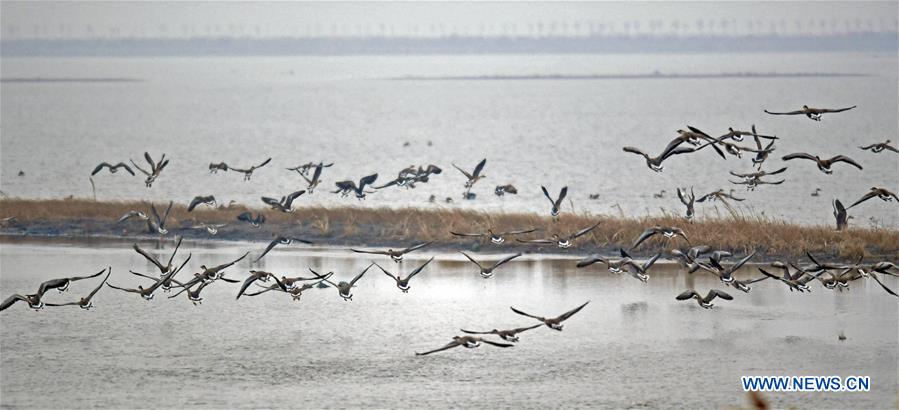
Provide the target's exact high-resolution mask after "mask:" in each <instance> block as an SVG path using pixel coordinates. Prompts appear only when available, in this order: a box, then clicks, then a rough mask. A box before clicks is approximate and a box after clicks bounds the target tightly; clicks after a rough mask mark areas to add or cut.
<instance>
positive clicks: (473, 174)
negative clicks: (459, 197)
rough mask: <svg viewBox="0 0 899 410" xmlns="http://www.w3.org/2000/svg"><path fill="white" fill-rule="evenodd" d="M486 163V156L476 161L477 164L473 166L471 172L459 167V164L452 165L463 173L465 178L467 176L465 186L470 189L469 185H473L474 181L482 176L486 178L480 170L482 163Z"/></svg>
mask: <svg viewBox="0 0 899 410" xmlns="http://www.w3.org/2000/svg"><path fill="white" fill-rule="evenodd" d="M486 164H487V158H484V159H482V160H481V162H478V165H476V166H475V167H474V171H472V172H471V173H469V172H468V171H466V170H464V169H462V168H459V166H458V165H456V164H453V167H455V168H456V169H458V170H459V172H461V173H462V174H463V175H465V178H468V180H467V181H465V188H466V189H468V190H471V187H473V186H474V184H475V183H477V182H478V181H480V180H481V179H483V178H487V175H481V171H483V170H484V165H486Z"/></svg>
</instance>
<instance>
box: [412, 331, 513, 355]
mask: <svg viewBox="0 0 899 410" xmlns="http://www.w3.org/2000/svg"><path fill="white" fill-rule="evenodd" d="M481 343H486V344H488V345H493V346H496V347H512V346H515V345H513V344H509V343H499V342H493V341H490V340H487V339H484V338H480V337H474V336H453V341H452V342H449V343H448V344H447V345H445V346H443V347H440V348H437V349H434V350H429V351H427V352H423V353H418V352H415V355H416V356H424V355H428V354H431V353H437V352H441V351H444V350H447V349H452V348H454V347H459V346H463V347H465V348H467V349H474V348H476V347H478V346H480V345H481Z"/></svg>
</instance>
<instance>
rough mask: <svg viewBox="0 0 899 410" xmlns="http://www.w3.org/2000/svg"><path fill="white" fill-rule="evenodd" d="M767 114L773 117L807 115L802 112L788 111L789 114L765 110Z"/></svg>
mask: <svg viewBox="0 0 899 410" xmlns="http://www.w3.org/2000/svg"><path fill="white" fill-rule="evenodd" d="M765 112H766V113H768V114H771V115H799V114H805V113H804V112H802V110H799V111H787V112H773V111H768V110H765Z"/></svg>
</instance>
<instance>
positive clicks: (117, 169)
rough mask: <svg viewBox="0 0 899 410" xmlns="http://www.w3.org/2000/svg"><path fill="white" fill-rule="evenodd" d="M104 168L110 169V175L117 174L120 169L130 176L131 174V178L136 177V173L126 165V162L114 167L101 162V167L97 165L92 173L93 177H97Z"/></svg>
mask: <svg viewBox="0 0 899 410" xmlns="http://www.w3.org/2000/svg"><path fill="white" fill-rule="evenodd" d="M103 168H106V169H108V170H109V173H110V174H115V173H116V172H118V171H119V168H122V169H124V170H125V171H127V172H128V173H129V174H131V176H134V171H132V170H131V167H129V166H128V165H126V164H125V163H124V162H119V163H118V164H115V165H112V164H110V163H108V162H101V163H100V165H97V166H96V168H94V170H93V172H91V176H94V175H97V174H98V173H99V172H100V171H102V170H103Z"/></svg>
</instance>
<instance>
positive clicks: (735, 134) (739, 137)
mask: <svg viewBox="0 0 899 410" xmlns="http://www.w3.org/2000/svg"><path fill="white" fill-rule="evenodd" d="M748 136H752V137H754V138H767V139H769V140H776V139H778V138H777V137H776V136H773V135H761V134H759V133H757V132H756V131H755V124H752V131H751V132H750V131H739V130H735V129H734V128H733V127H727V134H724V135H722V136H720V137H718V139H719V140H725V139H732V140H734V141H737V142H742V141H743V137H748Z"/></svg>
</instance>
